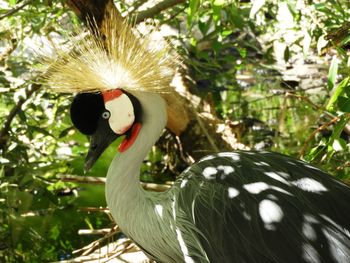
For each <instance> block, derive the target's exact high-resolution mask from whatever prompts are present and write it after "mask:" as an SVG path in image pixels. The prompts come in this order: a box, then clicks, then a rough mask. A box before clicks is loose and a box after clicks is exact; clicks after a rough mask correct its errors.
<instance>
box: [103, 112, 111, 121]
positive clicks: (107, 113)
mask: <svg viewBox="0 0 350 263" xmlns="http://www.w3.org/2000/svg"><path fill="white" fill-rule="evenodd" d="M110 116H111V113H110V112H109V111H107V110H106V111H104V112H103V113H102V118H104V119H106V120H107V119H109V117H110Z"/></svg>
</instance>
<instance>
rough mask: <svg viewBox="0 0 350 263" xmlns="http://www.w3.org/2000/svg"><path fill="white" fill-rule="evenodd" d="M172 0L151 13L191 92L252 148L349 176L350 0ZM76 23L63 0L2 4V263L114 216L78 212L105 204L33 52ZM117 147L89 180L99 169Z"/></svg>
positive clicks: (73, 243) (63, 253)
mask: <svg viewBox="0 0 350 263" xmlns="http://www.w3.org/2000/svg"><path fill="white" fill-rule="evenodd" d="M146 2H147V1H142V0H135V1H131V0H130V1H119V0H118V1H116V4H117V6H118V7H119V9H120V10H121V11H122V13H123V15H124V16H130V15H131V14H137V13H138V12H139V11H140V10H143V9H147V8H149V7H152V6H153V5H154V3H148V2H147V3H146ZM165 2H166V1H165ZM178 2H179V3H178V4H177V5H174V6H172V7H171V8H169V9H167V10H163V11H161V12H159V13H157V14H155V15H154V16H153V19H154V20H155V21H156V23H157V24H158V25H159V26H160V27H161V28H162V29H163V28H165V29H168V32H170V33H168V34H167V37H168V38H169V39H171V40H172V43H173V45H174V48H175V49H176V50H177V52H178V53H179V54H180V56H181V58H182V59H183V61H184V64H185V65H186V70H185V71H186V79H187V84H188V85H189V86H190V89H191V92H193V93H195V94H197V95H199V96H200V97H201V98H202V99H203V100H205V101H207V102H208V103H209V104H210V105H211V106H212V107H213V108H214V109H215V114H216V115H217V116H218V117H220V118H222V119H223V120H229V121H231V122H232V123H233V122H234V121H236V122H238V123H241V124H244V125H243V126H242V127H244V129H243V132H241V133H240V135H241V140H242V141H243V142H244V143H245V144H247V145H249V146H250V147H252V148H257V149H271V150H274V151H279V152H283V153H286V154H289V155H294V156H298V155H300V156H302V157H304V158H305V159H306V160H308V161H311V162H313V163H314V164H316V165H319V166H322V167H323V169H325V170H327V171H328V172H329V173H331V174H333V175H334V176H337V177H339V178H342V179H344V180H348V179H349V176H347V175H349V174H350V173H349V167H350V163H349V161H348V160H349V157H350V151H349V145H350V144H349V143H350V139H349V135H350V128H349V126H348V121H349V118H350V115H349V112H350V87H349V85H350V84H349V57H348V54H349V41H350V34H349V28H350V24H349V22H348V21H349V18H350V11H349V10H350V8H349V7H350V3H349V1H346V0H336V1H333V0H327V1H321V0H320V1H307V0H285V1H277V0H255V1H253V0H252V1H249V0H246V1H244V0H241V1H238V0H231V1H230V0H190V1H188V2H186V3H183V2H184V1H178ZM144 3H146V5H145V4H144ZM79 23H80V22H79V21H78V19H77V18H76V17H75V16H74V14H72V13H71V12H70V11H69V10H67V7H66V6H65V5H64V1H49V0H28V1H19V0H9V1H0V94H1V97H0V129H1V130H0V165H1V166H0V261H1V262H22V261H25V262H47V261H56V260H60V259H69V258H71V257H72V256H73V255H72V251H73V250H75V249H77V248H80V247H82V246H84V245H86V244H88V243H89V242H91V241H92V240H94V239H95V238H96V237H95V236H92V235H85V236H80V235H77V231H78V230H79V229H84V228H85V229H99V228H103V227H110V226H111V225H112V224H113V223H112V222H111V220H110V219H109V217H108V214H106V213H101V212H91V211H92V210H89V211H90V212H86V209H85V210H84V209H83V208H86V207H105V200H104V190H103V184H96V183H94V184H91V183H90V184H89V183H82V182H80V177H79V175H83V173H82V166H83V159H84V155H85V152H86V149H87V147H86V146H87V139H86V138H85V137H84V136H82V135H81V134H78V133H76V132H75V131H74V129H72V124H71V122H70V118H69V114H68V111H69V104H70V100H71V98H70V97H69V96H65V95H59V94H52V93H50V92H49V91H48V90H46V89H45V88H44V87H41V86H40V85H39V84H36V83H37V79H38V77H39V76H37V74H36V73H35V70H34V69H35V68H36V67H37V59H36V57H37V56H36V55H35V53H34V52H33V50H36V49H38V48H41V49H45V46H46V45H48V44H52V43H56V42H55V41H56V40H57V39H58V40H59V41H61V42H62V44H64V39H65V37H66V35H67V34H68V33H69V32H70V31H71V30H72V28H73V27H74V26H78V25H79ZM115 147H116V146H115V145H113V146H111V147H110V148H109V149H108V150H107V152H105V154H104V156H103V158H101V159H100V161H99V162H98V163H97V164H96V166H95V167H94V168H93V170H92V171H91V172H90V173H89V174H88V175H89V176H100V177H103V176H104V175H105V174H106V169H107V167H108V165H109V162H110V159H111V158H112V156H113V155H114V154H115ZM162 156H163V155H162V153H161V151H160V150H155V151H153V152H152V153H151V154H150V156H149V158H148V160H147V161H146V162H145V166H144V168H143V175H142V176H143V179H144V180H147V181H152V180H153V181H154V180H161V179H159V178H157V177H154V176H153V175H152V171H161V169H162V166H163V165H164V163H165V162H166V160H164V159H163V157H162ZM67 176H70V177H69V178H71V180H67ZM62 178H66V179H65V180H61V179H62ZM167 178H168V177H167Z"/></svg>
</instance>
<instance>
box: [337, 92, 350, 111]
mask: <svg viewBox="0 0 350 263" xmlns="http://www.w3.org/2000/svg"><path fill="white" fill-rule="evenodd" d="M338 107H339V109H340V110H341V111H342V112H350V99H349V98H347V97H344V96H339V97H338Z"/></svg>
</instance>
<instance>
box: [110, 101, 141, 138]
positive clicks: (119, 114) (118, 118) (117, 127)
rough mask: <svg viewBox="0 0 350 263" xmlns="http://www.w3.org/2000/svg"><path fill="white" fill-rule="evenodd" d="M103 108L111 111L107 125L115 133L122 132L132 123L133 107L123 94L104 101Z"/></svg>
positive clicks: (133, 117) (133, 118)
mask: <svg viewBox="0 0 350 263" xmlns="http://www.w3.org/2000/svg"><path fill="white" fill-rule="evenodd" d="M105 108H106V109H107V110H108V111H109V112H110V113H111V116H110V117H109V119H108V122H109V126H110V127H111V129H112V131H114V132H115V133H116V134H124V133H125V132H126V131H127V130H128V129H129V128H130V127H131V126H132V124H133V123H134V121H135V114H134V107H133V105H132V103H131V101H130V99H129V97H128V96H127V95H125V94H121V95H120V96H119V97H116V98H114V99H112V100H109V101H107V102H105Z"/></svg>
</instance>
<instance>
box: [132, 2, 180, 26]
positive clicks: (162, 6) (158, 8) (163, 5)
mask: <svg viewBox="0 0 350 263" xmlns="http://www.w3.org/2000/svg"><path fill="white" fill-rule="evenodd" d="M185 2H186V0H164V1H163V2H160V3H158V4H156V5H155V6H153V7H151V8H149V9H147V10H145V11H142V12H140V13H138V14H137V15H136V16H135V23H136V24H138V23H140V22H142V21H143V20H145V19H147V18H151V17H154V16H155V15H157V14H159V13H160V12H162V11H164V10H166V9H168V8H170V7H173V6H175V5H177V4H182V3H185Z"/></svg>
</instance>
